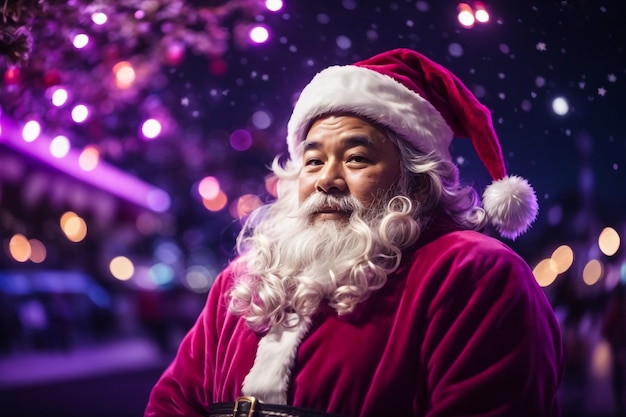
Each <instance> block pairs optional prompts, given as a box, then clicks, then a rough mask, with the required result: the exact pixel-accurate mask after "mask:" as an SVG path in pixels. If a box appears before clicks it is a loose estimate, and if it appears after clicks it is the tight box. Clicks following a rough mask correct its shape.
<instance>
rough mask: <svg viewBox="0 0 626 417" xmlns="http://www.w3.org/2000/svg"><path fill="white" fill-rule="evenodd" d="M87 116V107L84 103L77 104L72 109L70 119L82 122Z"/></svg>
mask: <svg viewBox="0 0 626 417" xmlns="http://www.w3.org/2000/svg"><path fill="white" fill-rule="evenodd" d="M87 117H89V109H88V108H87V106H85V105H84V104H79V105H77V106H75V107H74V108H73V109H72V120H73V121H74V122H76V123H83V122H84V121H85V120H87Z"/></svg>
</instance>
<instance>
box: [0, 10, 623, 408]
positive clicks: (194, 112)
mask: <svg viewBox="0 0 626 417" xmlns="http://www.w3.org/2000/svg"><path fill="white" fill-rule="evenodd" d="M622 12H623V4H622V2H621V0H594V1H585V0H562V1H554V0H545V1H541V2H539V1H527V0H519V1H518V0H511V1H507V2H495V1H484V2H478V1H468V2H466V3H461V2H458V1H450V0H437V1H435V0H417V1H416V0H394V1H379V2H376V1H365V0H320V1H295V0H291V1H290V0H284V1H280V0H267V1H262V0H230V1H224V0H205V1H202V0H186V1H185V0H124V1H112V0H99V1H87V0H74V1H53V0H48V1H47V0H17V1H11V0H6V1H5V2H4V6H3V7H1V8H0V243H1V245H2V247H1V249H0V413H1V414H2V415H7V416H35V415H40V416H41V415H43V416H87V415H89V416H138V415H141V413H142V411H143V406H144V405H145V402H146V400H147V396H148V393H149V391H150V388H151V387H152V385H153V384H154V382H155V381H156V378H158V376H159V374H160V373H161V372H162V370H163V369H164V367H165V366H166V364H167V363H168V361H169V360H170V359H171V357H172V355H173V354H174V350H175V348H176V346H177V344H178V342H179V341H180V338H181V337H182V336H183V335H184V333H185V332H186V330H187V329H188V328H189V327H190V326H191V324H192V323H193V321H194V319H195V317H196V315H197V314H198V313H199V311H200V309H201V308H202V306H203V303H204V300H205V297H206V293H207V291H208V290H209V288H210V287H211V284H212V282H213V280H214V279H215V277H216V275H217V274H218V273H219V271H220V270H221V269H222V268H223V267H224V266H225V264H226V263H227V262H228V260H229V259H231V258H232V256H233V254H234V252H233V246H234V243H235V237H236V235H237V233H238V232H239V229H240V227H241V224H242V223H241V222H242V220H244V219H245V217H246V216H247V215H248V214H249V213H250V212H251V211H252V210H254V209H255V208H257V207H259V206H260V205H262V204H263V203H265V202H267V201H270V200H271V199H272V198H273V189H272V184H271V183H267V182H266V175H267V174H268V169H267V166H268V165H269V164H270V163H271V161H272V159H273V158H274V156H275V155H277V154H280V153H282V152H285V151H286V145H285V142H284V138H285V136H286V122H287V120H288V118H289V115H290V113H291V109H292V105H293V103H294V101H295V99H296V98H297V96H298V94H299V92H300V90H301V89H302V88H303V87H304V85H305V84H306V83H307V82H308V81H309V80H310V78H311V77H312V76H313V75H314V74H315V73H316V72H317V71H319V70H321V69H323V68H325V67H327V66H329V65H332V64H350V63H353V62H355V61H356V60H360V59H363V58H366V57H369V56H371V55H374V54H376V53H378V52H382V51H383V50H386V49H390V48H396V47H408V48H413V49H415V50H417V51H420V52H422V53H424V54H425V55H427V56H429V57H431V58H432V59H434V60H435V61H437V62H440V63H441V64H443V65H444V66H446V67H448V68H449V69H450V70H452V71H453V72H454V73H455V74H457V75H458V76H459V78H461V79H462V80H463V81H464V82H465V83H466V84H467V85H468V86H469V87H470V89H471V90H472V91H473V92H474V93H475V95H476V96H477V97H479V99H480V100H481V101H482V102H483V103H484V104H485V105H487V106H488V107H489V108H491V109H492V111H493V120H494V124H495V127H496V130H497V131H498V134H499V136H500V140H501V143H502V145H503V148H504V152H505V158H506V163H507V165H508V168H509V171H510V172H516V173H520V174H521V175H523V176H524V177H526V178H528V179H529V180H530V182H531V183H532V184H533V186H534V187H535V189H536V191H537V195H538V197H539V201H540V214H539V219H538V220H537V222H536V223H535V225H534V226H533V228H532V229H531V230H530V232H528V233H527V234H526V235H523V236H522V237H520V238H519V239H517V240H516V241H514V242H511V241H506V243H507V244H509V245H510V246H512V247H513V248H514V249H515V250H516V251H518V252H519V253H520V254H521V255H522V256H523V257H524V259H525V260H526V261H527V262H528V263H529V265H531V268H533V270H534V273H535V277H536V278H537V281H538V282H539V284H540V285H541V286H542V287H543V288H544V290H545V293H546V295H547V296H548V298H549V300H550V301H551V303H552V305H553V307H554V309H555V311H556V313H557V316H558V317H559V320H560V322H561V325H562V330H563V338H564V343H565V349H566V354H567V361H568V368H567V373H566V377H565V381H564V383H563V387H562V391H561V396H562V400H563V411H564V414H565V415H566V416H612V415H617V413H618V402H617V400H616V398H618V397H620V396H622V397H626V392H623V391H622V392H618V391H617V390H618V389H619V384H620V381H619V380H616V379H615V378H614V376H616V375H617V374H616V370H615V369H616V368H615V365H616V364H617V362H616V361H615V358H616V356H617V355H618V350H619V348H617V347H616V345H615V343H616V342H614V344H613V345H612V344H611V343H609V341H610V339H611V336H609V334H610V332H609V331H608V330H606V329H607V328H608V327H609V325H607V324H605V322H606V321H607V320H606V319H605V318H606V317H607V310H608V309H609V305H614V301H613V300H614V299H617V298H618V297H617V296H614V294H616V293H618V292H619V291H620V290H622V289H623V286H624V285H626V258H625V252H624V249H623V244H621V240H623V237H624V236H625V234H626V190H625V187H626V128H625V127H624V126H625V125H624V124H623V123H622V122H623V121H624V117H625V116H626V113H625V109H626V105H625V104H626V103H625V102H624V97H625V93H626V88H625V80H626V56H625V55H626V52H625V47H626V29H625V26H626V25H624V24H623V13H622ZM466 142H469V141H463V140H457V141H455V143H454V145H453V146H454V148H453V149H452V152H453V155H454V156H455V160H456V162H457V164H458V165H459V167H460V169H461V176H462V177H465V178H477V180H476V182H475V185H476V186H477V187H478V188H479V189H483V188H484V187H485V186H486V185H487V184H488V183H489V182H490V178H489V176H488V174H487V172H485V171H484V167H483V166H482V164H481V163H480V162H479V160H478V158H477V157H476V155H475V154H474V151H473V149H472V147H471V144H469V143H466ZM487 233H490V231H489V230H487ZM611 309H612V311H619V308H613V307H611ZM625 314H626V313H625ZM610 315H611V317H612V319H611V321H612V322H615V321H616V320H617V323H618V324H617V328H618V329H624V328H625V327H626V324H625V323H624V321H622V322H621V323H620V322H619V318H620V317H621V319H622V320H626V317H624V315H621V316H620V314H616V313H611V314H610ZM603 329H604V331H603ZM611 334H612V333H611ZM537 343H541V341H540V340H538V341H537ZM622 371H624V370H623V369H622ZM622 383H623V382H622ZM616 384H617V385H616ZM621 389H622V390H623V387H622V388H621ZM614 394H615V395H614Z"/></svg>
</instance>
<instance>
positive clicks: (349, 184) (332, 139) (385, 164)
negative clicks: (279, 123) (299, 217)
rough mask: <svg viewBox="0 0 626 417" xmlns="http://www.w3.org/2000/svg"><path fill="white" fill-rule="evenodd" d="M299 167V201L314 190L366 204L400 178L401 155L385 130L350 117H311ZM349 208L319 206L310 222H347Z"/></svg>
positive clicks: (370, 204)
mask: <svg viewBox="0 0 626 417" xmlns="http://www.w3.org/2000/svg"><path fill="white" fill-rule="evenodd" d="M303 149H304V155H303V161H302V162H303V164H302V165H303V166H302V170H301V172H300V175H299V178H298V187H299V201H300V204H302V203H303V202H304V201H305V200H306V199H307V198H308V197H309V196H311V195H312V194H314V193H316V192H319V193H321V194H327V195H334V196H347V195H351V196H353V197H355V198H356V199H357V200H359V201H360V202H361V203H362V204H363V205H364V206H365V207H371V206H372V204H373V202H374V200H375V198H376V197H377V196H381V195H383V194H384V192H386V191H387V190H388V189H389V188H390V187H391V186H392V185H393V184H394V183H395V182H396V181H398V179H399V178H400V156H399V155H398V150H397V148H396V147H395V146H394V145H393V143H391V141H389V139H388V138H387V137H386V136H385V134H384V132H383V131H382V130H381V129H379V128H378V127H376V126H374V125H372V124H370V123H369V122H367V121H365V120H363V119H360V118H358V117H353V116H327V117H324V118H320V119H318V120H316V121H315V122H314V123H313V125H312V126H311V129H310V130H309V132H308V134H307V136H306V138H305V140H304V148H303ZM350 214H351V213H350V212H346V211H342V210H339V209H337V208H336V207H320V208H319V209H317V210H316V211H315V213H314V214H313V215H312V217H311V219H312V220H313V221H314V222H317V221H322V220H347V219H348V217H350Z"/></svg>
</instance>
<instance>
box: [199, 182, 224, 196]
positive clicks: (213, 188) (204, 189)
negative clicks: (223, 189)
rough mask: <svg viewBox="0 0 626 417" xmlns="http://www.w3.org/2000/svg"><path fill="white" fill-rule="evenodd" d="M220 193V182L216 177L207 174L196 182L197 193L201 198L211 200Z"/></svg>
mask: <svg viewBox="0 0 626 417" xmlns="http://www.w3.org/2000/svg"><path fill="white" fill-rule="evenodd" d="M219 193H220V182H219V181H218V180H217V178H215V177H212V176H208V177H204V178H202V179H201V180H200V182H199V183H198V194H200V196H201V197H202V198H203V199H206V200H212V199H214V198H215V197H217V195H218V194H219Z"/></svg>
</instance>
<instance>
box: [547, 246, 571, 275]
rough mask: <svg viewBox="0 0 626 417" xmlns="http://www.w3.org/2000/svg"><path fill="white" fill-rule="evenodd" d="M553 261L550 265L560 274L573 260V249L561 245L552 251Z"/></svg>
mask: <svg viewBox="0 0 626 417" xmlns="http://www.w3.org/2000/svg"><path fill="white" fill-rule="evenodd" d="M551 258H552V260H553V261H554V263H553V264H551V266H554V268H555V269H554V272H556V273H557V274H562V273H564V272H566V271H567V270H568V269H569V268H570V267H571V266H572V263H573V262H574V251H573V250H572V248H570V247H569V246H567V245H561V246H559V247H558V248H556V249H555V250H554V252H552V256H551Z"/></svg>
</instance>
